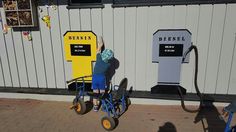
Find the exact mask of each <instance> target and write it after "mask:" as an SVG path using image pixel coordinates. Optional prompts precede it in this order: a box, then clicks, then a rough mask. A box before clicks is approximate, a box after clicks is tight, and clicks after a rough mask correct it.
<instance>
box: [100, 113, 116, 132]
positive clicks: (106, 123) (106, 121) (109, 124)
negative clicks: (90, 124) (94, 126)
mask: <svg viewBox="0 0 236 132" xmlns="http://www.w3.org/2000/svg"><path fill="white" fill-rule="evenodd" d="M101 123H102V127H103V128H104V129H105V130H107V131H111V130H113V129H114V128H115V127H116V123H115V120H114V118H112V117H108V116H105V117H103V118H102V120H101Z"/></svg>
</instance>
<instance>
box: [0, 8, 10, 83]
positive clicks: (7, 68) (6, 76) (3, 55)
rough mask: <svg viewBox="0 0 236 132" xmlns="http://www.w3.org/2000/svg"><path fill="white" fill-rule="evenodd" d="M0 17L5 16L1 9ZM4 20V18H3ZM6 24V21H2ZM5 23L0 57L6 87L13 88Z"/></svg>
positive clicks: (1, 28)
mask: <svg viewBox="0 0 236 132" xmlns="http://www.w3.org/2000/svg"><path fill="white" fill-rule="evenodd" d="M0 11H1V12H0V15H1V16H2V15H3V10H2V8H0ZM2 19H3V17H2ZM2 21H3V22H4V20H2ZM3 22H2V23H0V31H1V33H0V55H1V62H2V68H3V71H2V72H3V76H4V80H5V83H4V84H5V86H9V87H11V86H12V76H11V73H10V66H9V57H8V53H7V50H6V39H5V35H4V34H3Z"/></svg>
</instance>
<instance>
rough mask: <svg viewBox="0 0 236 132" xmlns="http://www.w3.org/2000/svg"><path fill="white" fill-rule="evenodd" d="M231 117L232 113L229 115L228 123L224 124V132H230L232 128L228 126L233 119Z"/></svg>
mask: <svg viewBox="0 0 236 132" xmlns="http://www.w3.org/2000/svg"><path fill="white" fill-rule="evenodd" d="M233 115H234V113H233V112H230V113H229V117H228V121H227V123H226V127H225V130H224V132H232V128H231V126H230V124H231V121H232V119H233ZM234 132H235V130H234Z"/></svg>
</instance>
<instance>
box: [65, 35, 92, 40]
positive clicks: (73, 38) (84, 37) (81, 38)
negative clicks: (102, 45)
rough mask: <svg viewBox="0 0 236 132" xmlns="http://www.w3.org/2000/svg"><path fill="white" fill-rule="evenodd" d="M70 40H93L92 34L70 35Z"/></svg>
mask: <svg viewBox="0 0 236 132" xmlns="http://www.w3.org/2000/svg"><path fill="white" fill-rule="evenodd" d="M68 38H69V40H91V36H68Z"/></svg>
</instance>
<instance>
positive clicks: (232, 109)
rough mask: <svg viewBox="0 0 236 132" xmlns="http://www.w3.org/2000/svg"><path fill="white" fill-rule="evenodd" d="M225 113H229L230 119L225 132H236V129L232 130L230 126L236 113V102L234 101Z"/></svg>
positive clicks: (226, 108) (225, 109)
mask: <svg viewBox="0 0 236 132" xmlns="http://www.w3.org/2000/svg"><path fill="white" fill-rule="evenodd" d="M224 111H225V112H228V113H229V117H228V120H227V123H226V127H225V130H224V132H236V130H235V128H231V126H230V124H231V121H232V119H233V115H234V112H236V101H233V102H232V103H230V104H229V105H228V106H226V107H225V108H224Z"/></svg>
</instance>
